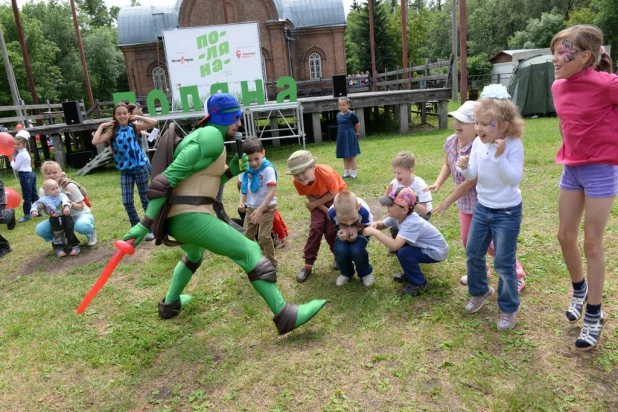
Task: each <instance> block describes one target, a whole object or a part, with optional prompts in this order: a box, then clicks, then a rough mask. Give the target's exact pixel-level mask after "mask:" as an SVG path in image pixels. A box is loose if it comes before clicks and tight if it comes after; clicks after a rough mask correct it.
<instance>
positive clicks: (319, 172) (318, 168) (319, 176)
mask: <svg viewBox="0 0 618 412" xmlns="http://www.w3.org/2000/svg"><path fill="white" fill-rule="evenodd" d="M294 186H295V187H296V191H297V192H298V194H299V195H301V196H307V195H311V196H317V197H322V196H324V195H325V194H326V193H328V192H333V193H339V192H343V191H344V190H346V188H347V186H346V184H345V182H344V181H343V179H342V178H341V176H339V173H337V172H336V171H335V169H333V168H332V167H330V166H328V165H315V180H314V181H313V182H312V183H311V184H310V185H307V186H304V185H301V184H300V183H298V182H297V181H296V179H295V180H294Z"/></svg>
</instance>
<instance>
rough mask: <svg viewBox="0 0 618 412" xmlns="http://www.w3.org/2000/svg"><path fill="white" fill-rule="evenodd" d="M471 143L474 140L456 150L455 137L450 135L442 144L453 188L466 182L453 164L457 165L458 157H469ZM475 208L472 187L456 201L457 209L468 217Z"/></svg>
mask: <svg viewBox="0 0 618 412" xmlns="http://www.w3.org/2000/svg"><path fill="white" fill-rule="evenodd" d="M472 142H474V139H473V140H472V141H470V142H469V143H468V144H467V145H465V146H464V147H462V148H460V149H459V150H458V142H457V136H456V135H452V136H450V137H448V138H447V139H446V142H445V143H444V152H446V157H447V158H448V166H449V168H450V169H451V175H452V176H453V181H454V182H455V186H459V185H460V184H461V183H462V182H464V181H465V180H466V178H465V177H464V175H463V174H461V173H459V171H458V170H457V168H456V167H455V163H457V158H458V157H459V156H468V155H470V151H471V150H472ZM475 206H476V186H475V187H472V188H471V189H470V190H468V191H467V192H466V193H465V194H464V195H463V196H462V197H460V198H459V199H458V200H457V207H458V208H459V210H460V211H461V212H462V213H466V214H468V215H471V214H473V213H474V207H475Z"/></svg>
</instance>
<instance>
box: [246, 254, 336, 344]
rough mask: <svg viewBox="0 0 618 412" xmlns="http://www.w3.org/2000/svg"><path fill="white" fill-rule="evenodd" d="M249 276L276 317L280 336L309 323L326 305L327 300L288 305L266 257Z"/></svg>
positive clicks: (274, 271)
mask: <svg viewBox="0 0 618 412" xmlns="http://www.w3.org/2000/svg"><path fill="white" fill-rule="evenodd" d="M247 276H249V281H251V285H252V286H253V288H254V289H255V290H256V291H257V292H258V293H259V294H260V296H262V298H263V299H264V301H265V302H266V304H267V305H268V307H269V308H270V310H271V311H272V312H273V314H274V315H275V317H274V318H273V322H274V323H275V326H276V327H277V330H278V331H279V335H284V334H286V333H288V332H290V331H292V330H294V329H296V328H297V327H299V326H301V325H303V324H305V323H307V322H308V321H309V320H311V318H313V317H314V316H315V315H316V313H318V312H319V311H320V309H322V307H323V306H324V304H325V303H326V301H325V300H312V301H311V302H308V303H304V304H302V305H295V304H293V303H286V301H285V300H284V299H283V297H282V296H281V292H280V291H279V288H278V287H277V285H275V282H276V281H277V272H276V268H275V266H274V265H273V264H272V263H271V261H270V260H268V259H267V258H265V257H262V259H260V261H259V262H258V263H257V265H255V268H254V269H253V270H252V271H250V272H249V273H247Z"/></svg>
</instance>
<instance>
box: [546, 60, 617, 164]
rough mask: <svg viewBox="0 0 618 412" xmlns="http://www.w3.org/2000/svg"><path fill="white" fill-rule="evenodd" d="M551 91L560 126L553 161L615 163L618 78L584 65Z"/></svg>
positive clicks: (555, 82)
mask: <svg viewBox="0 0 618 412" xmlns="http://www.w3.org/2000/svg"><path fill="white" fill-rule="evenodd" d="M551 91H552V94H553V96H554V107H555V108H556V113H558V117H560V124H561V126H562V146H561V147H560V150H559V151H558V154H557V155H556V163H562V164H565V165H569V166H582V165H587V164H593V163H603V164H611V165H618V77H617V76H616V75H613V74H609V73H606V72H597V71H595V70H593V69H592V68H590V67H588V68H586V69H585V70H583V71H582V72H580V73H577V74H575V75H573V76H571V77H570V78H568V79H557V80H555V81H554V84H553V85H552V87H551Z"/></svg>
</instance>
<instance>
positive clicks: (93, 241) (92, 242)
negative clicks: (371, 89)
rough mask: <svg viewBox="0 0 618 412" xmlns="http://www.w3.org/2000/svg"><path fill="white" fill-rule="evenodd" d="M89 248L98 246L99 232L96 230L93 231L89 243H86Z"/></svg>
mask: <svg viewBox="0 0 618 412" xmlns="http://www.w3.org/2000/svg"><path fill="white" fill-rule="evenodd" d="M86 244H87V245H88V246H94V245H96V244H97V230H96V229H94V230H93V231H92V233H91V234H90V239H88V243H86Z"/></svg>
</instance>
